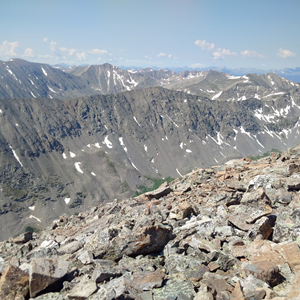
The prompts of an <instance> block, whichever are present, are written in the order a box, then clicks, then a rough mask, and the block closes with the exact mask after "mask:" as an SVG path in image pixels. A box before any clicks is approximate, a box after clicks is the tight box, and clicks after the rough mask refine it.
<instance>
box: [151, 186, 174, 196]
mask: <svg viewBox="0 0 300 300" xmlns="http://www.w3.org/2000/svg"><path fill="white" fill-rule="evenodd" d="M171 192H172V189H171V188H170V187H169V186H165V187H161V188H158V189H157V190H154V191H151V192H147V193H145V196H146V197H148V198H149V199H152V198H155V199H159V198H161V197H163V196H166V195H168V194H169V193H171Z"/></svg>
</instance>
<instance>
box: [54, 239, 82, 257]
mask: <svg viewBox="0 0 300 300" xmlns="http://www.w3.org/2000/svg"><path fill="white" fill-rule="evenodd" d="M82 246H83V244H82V242H79V241H73V242H71V243H69V244H67V245H64V246H62V247H60V248H59V249H58V250H57V252H58V254H59V255H64V254H73V253H74V252H76V251H78V250H79V249H81V248H82Z"/></svg>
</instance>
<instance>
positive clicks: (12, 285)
mask: <svg viewBox="0 0 300 300" xmlns="http://www.w3.org/2000/svg"><path fill="white" fill-rule="evenodd" d="M299 170H300V146H298V147H296V148H293V149H289V151H287V152H284V153H281V154H278V153H272V154H271V156H268V157H264V158H261V159H259V160H256V161H254V160H253V161H251V159H248V158H242V159H233V160H229V161H228V162H226V163H225V164H224V165H220V166H213V167H211V168H209V169H197V170H195V171H193V172H191V173H189V174H187V175H185V176H182V177H181V178H178V179H175V180H174V181H172V182H171V183H170V184H168V183H164V184H162V185H161V186H160V187H159V188H158V189H157V190H154V191H151V192H147V193H144V194H142V195H140V196H137V197H135V198H127V199H124V200H122V201H118V200H115V201H114V202H111V203H102V204H100V205H99V206H96V207H93V208H92V209H90V210H89V211H86V212H81V213H79V214H78V215H72V216H68V215H66V214H63V215H61V216H60V217H59V219H58V220H55V221H54V222H53V223H52V224H51V226H49V227H47V228H46V229H45V230H43V231H41V232H33V233H32V232H25V233H23V234H21V235H19V236H17V237H13V238H10V239H8V240H6V241H3V242H1V244H0V272H1V278H0V298H1V299H3V300H8V299H26V300H27V299H37V300H46V299H53V300H54V299H56V300H57V299H58V300H67V299H90V300H98V299H99V300H100V299H107V300H108V299H140V300H150V299H154V300H164V299H174V300H175V299H178V300H179V299H180V300H189V299H198V300H200V299H201V300H202V299H203V300H204V299H205V300H206V299H207V300H213V299H218V300H231V299H239V300H242V299H244V300H246V299H276V300H279V299H282V300H283V299H299V297H300V288H299V283H300V251H299V245H300V238H299V233H300V226H299V220H300V197H299V190H300V176H299Z"/></svg>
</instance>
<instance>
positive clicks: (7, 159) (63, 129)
mask: <svg viewBox="0 0 300 300" xmlns="http://www.w3.org/2000/svg"><path fill="white" fill-rule="evenodd" d="M299 117H300V93H299V84H298V83H297V82H293V81H290V80H288V79H286V78H282V77H280V76H279V75H277V74H275V73H267V74H263V75H257V74H246V75H242V76H234V75H231V74H227V73H223V72H218V71H183V72H180V73H176V72H174V71H169V70H163V69H161V70H153V69H149V68H147V69H141V70H134V69H130V70H122V69H120V68H118V67H116V66H113V65H110V64H103V65H91V66H79V67H72V68H69V69H66V70H61V69H59V68H55V67H51V66H50V65H46V64H40V63H30V62H27V61H24V60H20V59H12V60H10V61H7V62H3V61H1V62H0V124H1V132H0V162H1V163H0V228H1V231H0V240H4V239H7V238H8V237H10V236H12V235H16V234H19V233H21V232H24V230H25V228H26V227H27V228H29V227H31V228H34V229H39V228H44V227H45V226H46V225H49V224H50V223H51V221H53V220H54V219H57V218H58V217H59V216H60V215H62V214H64V213H67V214H76V213H78V212H80V211H84V210H87V209H88V208H89V207H92V206H95V205H99V204H100V203H102V202H108V201H112V200H113V199H115V198H117V199H122V198H128V197H131V196H132V195H133V194H134V192H136V191H137V192H143V191H145V190H147V188H151V187H152V186H153V184H154V183H158V182H160V180H165V179H169V180H171V179H172V178H176V177H179V176H182V175H184V174H187V173H189V172H192V171H193V170H196V169H198V168H207V167H210V166H212V165H219V164H223V163H225V162H227V161H229V160H231V159H235V158H241V157H244V156H251V155H252V156H258V155H259V156H262V155H263V154H265V153H269V152H271V151H272V152H276V151H277V152H280V151H283V150H287V148H291V147H295V146H296V145H297V144H299V137H300V135H299V126H300V123H299ZM4 225H5V226H4Z"/></svg>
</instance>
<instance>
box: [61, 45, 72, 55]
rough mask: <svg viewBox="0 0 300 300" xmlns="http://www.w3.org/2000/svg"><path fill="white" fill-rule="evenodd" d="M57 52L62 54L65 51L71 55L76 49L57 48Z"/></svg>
mask: <svg viewBox="0 0 300 300" xmlns="http://www.w3.org/2000/svg"><path fill="white" fill-rule="evenodd" d="M59 50H60V51H63V52H65V51H67V52H68V53H69V55H73V54H74V53H75V51H76V49H68V48H65V47H61V48H59Z"/></svg>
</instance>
